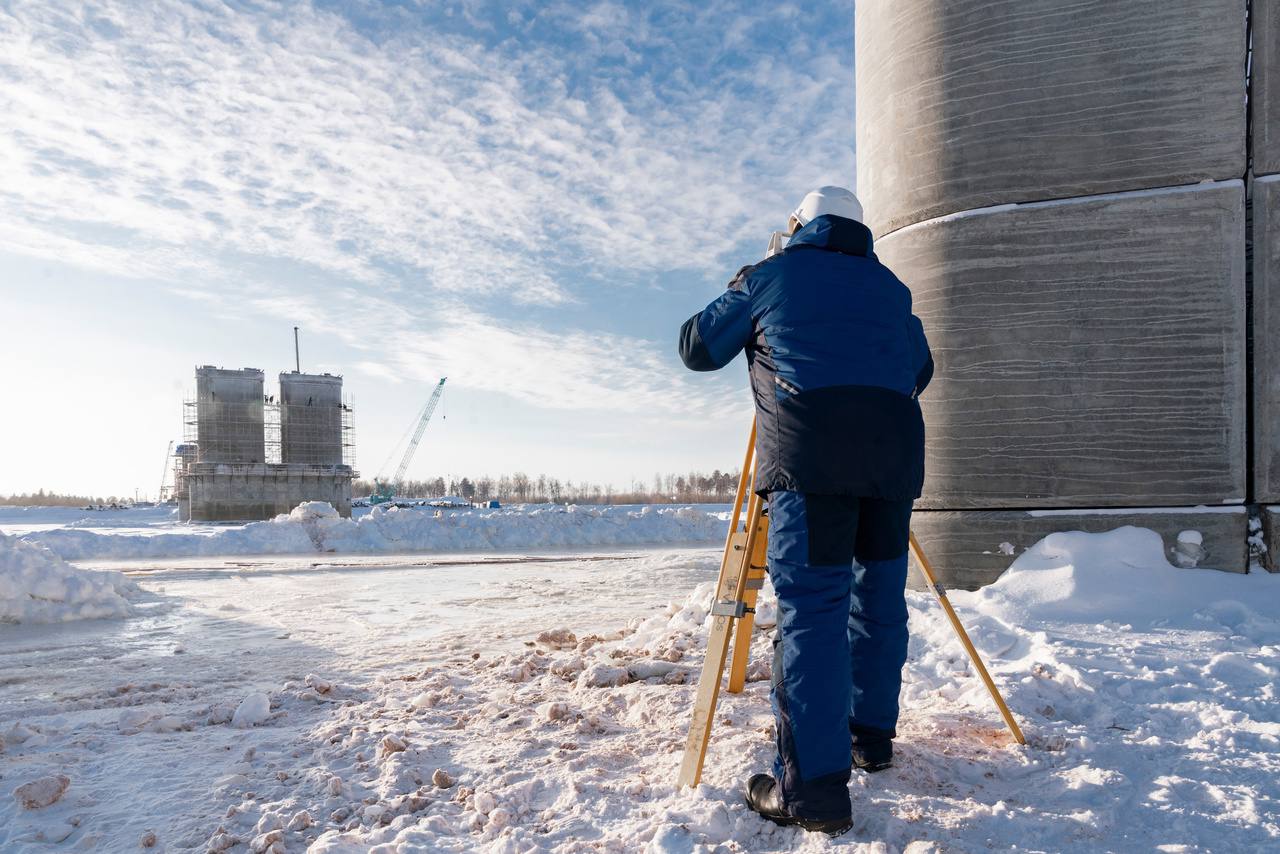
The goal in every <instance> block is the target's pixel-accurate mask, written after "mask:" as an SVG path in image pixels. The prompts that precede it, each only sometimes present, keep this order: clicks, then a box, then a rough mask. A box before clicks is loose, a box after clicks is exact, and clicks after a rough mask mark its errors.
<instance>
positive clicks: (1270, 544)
mask: <svg viewBox="0 0 1280 854" xmlns="http://www.w3.org/2000/svg"><path fill="white" fill-rule="evenodd" d="M1262 535H1263V537H1265V538H1266V543H1267V553H1266V555H1264V556H1263V566H1265V567H1266V568H1267V569H1269V570H1270V571H1271V572H1280V507H1264V508H1263V510H1262Z"/></svg>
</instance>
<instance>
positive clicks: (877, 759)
mask: <svg viewBox="0 0 1280 854" xmlns="http://www.w3.org/2000/svg"><path fill="white" fill-rule="evenodd" d="M897 734H898V733H897V732H896V731H894V730H891V729H876V728H874V727H869V726H858V725H857V724H855V723H853V722H852V721H850V722H849V735H850V736H851V737H852V739H853V767H855V768H861V769H862V770H863V771H866V772H867V773H868V774H874V773H875V772H877V771H883V770H884V769H886V768H892V767H893V739H894V736H896V735H897Z"/></svg>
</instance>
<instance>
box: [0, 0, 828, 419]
mask: <svg viewBox="0 0 1280 854" xmlns="http://www.w3.org/2000/svg"><path fill="white" fill-rule="evenodd" d="M807 15H808V13H804V12H801V11H800V10H799V9H798V8H796V7H793V6H787V5H781V6H770V7H767V8H766V7H765V6H764V5H763V4H752V3H722V2H715V0H711V1H710V2H702V3H675V2H654V3H642V4H635V5H634V6H624V5H621V4H617V3H600V4H596V5H582V4H557V3H525V2H508V3H486V2H461V3H456V4H442V3H425V2H424V3H421V4H417V5H414V4H395V5H393V6H390V7H382V6H380V5H378V4H373V3H357V4H325V5H321V4H313V3H278V4H277V3H269V2H267V3H254V4H234V3H219V2H195V3H193V2H147V3H124V2H103V3H92V4H81V3H69V2H56V0H50V2H41V3H20V4H14V5H11V6H8V7H0V113H3V114H4V115H5V116H6V119H7V122H8V125H9V127H8V129H7V130H6V132H5V133H3V134H0V249H2V250H4V251H7V252H13V253H22V254H27V255H34V256H38V257H47V258H52V259H58V260H60V261H63V262H67V263H73V264H77V265H79V266H82V267H85V268H88V269H96V270H102V271H104V272H109V273H112V274H115V275H123V276H136V277H146V278H149V279H158V280H161V281H170V282H173V283H174V287H175V289H177V290H181V291H182V292H185V293H188V294H190V295H196V296H198V295H199V294H200V293H208V292H209V291H211V290H217V291H234V290H237V289H239V290H242V291H243V293H244V294H245V295H246V296H250V297H252V300H253V304H254V307H255V308H256V309H257V310H260V311H264V312H272V313H278V314H279V315H280V316H282V317H303V318H305V319H306V322H308V324H309V325H312V326H314V327H318V328H323V329H328V330H331V331H333V332H334V333H335V334H339V335H341V336H342V337H344V338H345V339H346V340H348V341H349V342H350V343H352V344H353V345H354V346H364V345H367V342H369V341H370V340H374V338H377V339H379V340H382V341H384V342H391V343H393V344H394V345H395V347H394V349H393V350H392V351H391V352H392V353H393V355H392V356H390V357H389V358H391V359H392V360H400V361H402V362H403V363H404V364H405V365H409V364H421V360H423V359H437V360H444V361H445V362H447V361H448V359H449V356H450V353H454V352H457V349H456V348H458V347H463V346H471V347H474V346H476V344H477V342H483V343H484V346H485V348H486V356H487V362H488V364H487V369H486V370H485V371H484V372H483V373H479V372H477V373H476V375H475V376H473V377H471V378H470V379H471V381H472V382H473V384H475V385H478V386H480V387H485V386H486V384H488V387H491V388H494V389H496V390H501V391H505V392H511V390H512V388H513V384H520V383H522V382H524V381H525V380H526V379H528V380H530V381H531V382H536V384H537V385H538V386H540V387H541V388H542V389H543V391H542V392H540V393H539V394H538V395H537V396H536V398H535V397H533V396H530V397H529V400H530V401H531V402H534V403H537V404H538V405H550V406H556V407H588V408H589V407H600V406H607V407H619V408H624V409H631V408H640V407H658V408H659V409H661V408H663V407H672V408H678V409H680V410H681V411H687V407H686V405H685V404H683V403H677V402H673V401H680V400H681V398H683V397H684V395H682V394H681V393H680V391H681V387H680V386H679V385H677V386H676V387H675V388H674V389H673V387H672V386H671V384H670V382H668V381H667V380H666V379H660V378H659V375H660V374H661V373H662V367H663V356H661V355H660V354H662V353H665V352H667V351H668V350H669V348H670V343H669V342H662V343H655V342H653V341H650V340H646V339H645V338H644V337H643V336H637V335H636V334H634V332H633V331H631V330H629V329H627V328H626V326H625V323H624V322H621V321H620V322H619V324H618V325H617V326H615V327H613V328H608V329H573V328H565V327H564V326H563V324H559V325H557V321H556V320H555V319H554V314H555V312H554V310H553V309H554V308H555V307H556V306H563V305H590V304H592V303H593V302H595V301H599V300H607V299H608V295H609V293H610V292H611V291H612V289H613V288H617V287H646V286H648V285H649V284H650V283H652V282H653V281H654V280H655V279H657V278H659V277H661V276H662V275H664V274H669V273H671V272H673V271H675V272H678V273H682V274H685V275H693V276H695V277H704V276H711V275H715V276H720V275H722V274H723V273H724V272H725V267H726V264H727V263H729V259H730V258H733V257H735V253H738V254H739V255H740V254H741V251H742V248H743V246H744V245H745V244H746V243H747V242H752V245H754V243H755V242H759V237H760V235H761V234H762V233H763V232H765V231H767V230H768V228H769V227H770V226H772V225H773V224H774V223H776V222H777V220H778V219H779V211H780V210H784V209H785V207H786V205H787V204H788V203H789V202H792V201H793V199H792V198H791V197H792V196H793V195H794V193H795V192H796V189H797V188H803V187H805V186H806V185H808V184H812V183H815V182H818V181H821V180H827V179H840V178H843V179H844V180H846V181H847V180H851V177H850V176H851V175H852V173H853V154H852V142H851V141H852V109H853V105H852V87H851V83H850V82H849V81H851V80H852V70H851V68H850V67H849V64H850V63H851V61H852V50H851V48H848V56H846V55H845V49H846V47H845V46H846V45H847V43H848V42H849V41H851V39H850V34H849V33H848V31H847V30H848V27H849V21H848V18H850V17H851V15H846V16H845V17H844V18H841V17H836V18H834V19H832V20H813V19H811V18H809V17H807ZM244 258H256V259H275V260H277V261H280V262H284V263H289V264H292V265H303V266H304V267H307V268H312V269H315V270H317V271H320V272H323V274H324V280H325V281H328V282H334V281H338V282H345V283H346V286H341V285H339V286H333V288H332V289H331V292H327V293H319V294H298V293H296V292H293V291H292V290H291V289H289V288H286V287H285V286H283V285H279V284H276V283H274V282H273V280H272V278H271V277H270V276H263V275H256V276H252V277H250V278H251V280H250V281H247V282H246V273H245V268H244V267H242V266H240V265H238V264H237V263H236V260H235V259H244ZM371 293H372V294H376V296H370V295H369V294H371ZM521 306H523V307H521ZM426 329H430V332H429V333H426V332H423V331H422V330H426ZM379 358H381V356H379ZM370 364H373V363H372V362H371V363H370ZM601 365H607V366H608V367H607V369H602V368H601ZM547 389H550V391H547ZM517 395H518V393H517ZM711 403H715V402H714V401H713V402H711Z"/></svg>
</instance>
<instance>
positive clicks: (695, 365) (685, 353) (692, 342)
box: [680, 312, 720, 371]
mask: <svg viewBox="0 0 1280 854" xmlns="http://www.w3.org/2000/svg"><path fill="white" fill-rule="evenodd" d="M699 317H702V312H698V313H697V314H695V315H694V316H693V317H691V318H689V319H688V320H686V321H685V322H684V326H681V327H680V358H681V359H683V360H684V365H685V367H686V368H688V369H689V370H691V371H714V370H716V369H717V368H719V367H720V366H719V365H717V364H716V363H715V361H714V360H713V359H712V358H711V351H709V350H708V349H707V345H706V344H704V343H703V342H702V336H701V335H700V334H698V318H699Z"/></svg>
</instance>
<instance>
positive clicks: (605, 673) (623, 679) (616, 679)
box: [578, 663, 631, 688]
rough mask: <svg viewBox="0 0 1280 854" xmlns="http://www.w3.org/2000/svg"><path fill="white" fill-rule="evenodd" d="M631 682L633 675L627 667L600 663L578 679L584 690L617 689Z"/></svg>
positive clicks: (584, 672)
mask: <svg viewBox="0 0 1280 854" xmlns="http://www.w3.org/2000/svg"><path fill="white" fill-rule="evenodd" d="M630 681H631V674H630V673H628V672H627V668H625V667H613V666H612V665H608V664H604V663H600V664H593V665H591V666H590V667H588V668H587V669H586V670H584V671H582V675H581V676H579V677H578V686H579V687H582V688H616V687H618V686H619V685H626V684H627V683H628V682H630Z"/></svg>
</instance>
